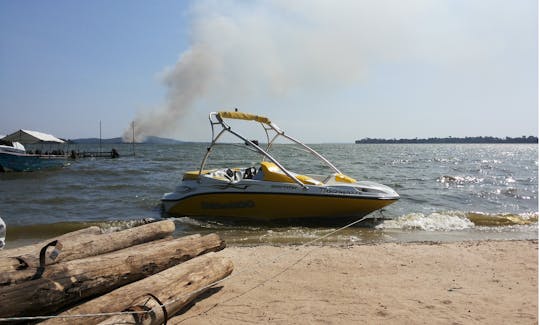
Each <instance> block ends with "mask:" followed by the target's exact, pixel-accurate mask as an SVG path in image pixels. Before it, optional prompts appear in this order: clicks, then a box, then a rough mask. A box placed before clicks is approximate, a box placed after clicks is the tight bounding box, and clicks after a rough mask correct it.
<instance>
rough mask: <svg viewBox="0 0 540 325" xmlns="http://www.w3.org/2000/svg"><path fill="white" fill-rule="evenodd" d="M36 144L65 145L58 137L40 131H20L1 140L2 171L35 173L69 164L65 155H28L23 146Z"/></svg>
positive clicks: (0, 166) (0, 167)
mask: <svg viewBox="0 0 540 325" xmlns="http://www.w3.org/2000/svg"><path fill="white" fill-rule="evenodd" d="M23 143H25V144H35V143H65V142H64V141H63V140H61V139H58V138H57V137H55V136H53V135H50V134H47V133H42V132H38V131H30V130H19V131H16V132H14V133H12V134H9V135H7V136H5V137H4V138H2V139H0V171H4V172H7V171H16V172H23V171H35V170H41V169H49V168H59V167H62V166H65V165H66V164H67V156H66V155H64V154H41V153H28V152H27V151H26V149H25V147H24V146H23Z"/></svg>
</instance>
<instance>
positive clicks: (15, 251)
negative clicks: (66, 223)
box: [0, 226, 101, 257]
mask: <svg viewBox="0 0 540 325" xmlns="http://www.w3.org/2000/svg"><path fill="white" fill-rule="evenodd" d="M99 234H101V228H99V227H98V226H92V227H87V228H83V229H79V230H75V231H72V232H68V233H66V234H63V235H60V236H56V237H54V238H53V239H58V240H65V239H70V238H77V237H81V236H86V235H99ZM53 239H47V240H44V241H42V242H39V243H37V244H31V245H26V246H21V247H16V248H9V249H4V250H0V257H11V256H20V255H26V254H32V253H35V252H38V253H39V251H40V249H41V248H42V247H43V246H45V245H47V244H48V243H50V242H51V241H52V240H53Z"/></svg>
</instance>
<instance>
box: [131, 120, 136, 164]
mask: <svg viewBox="0 0 540 325" xmlns="http://www.w3.org/2000/svg"><path fill="white" fill-rule="evenodd" d="M131 132H132V138H131V146H132V151H133V157H135V121H131Z"/></svg>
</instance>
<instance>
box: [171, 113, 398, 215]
mask: <svg viewBox="0 0 540 325" xmlns="http://www.w3.org/2000/svg"><path fill="white" fill-rule="evenodd" d="M226 119H238V120H246V121H252V122H255V123H259V124H260V125H261V126H262V127H263V129H264V131H265V132H266V137H267V143H266V144H265V145H264V146H263V145H259V143H258V141H255V140H248V138H246V137H244V136H242V135H241V134H239V133H237V132H236V131H234V130H232V128H231V126H230V125H229V124H227V123H226V122H225V120H226ZM209 120H210V125H211V128H212V142H211V144H210V146H209V147H208V149H207V152H206V155H205V156H204V159H203V161H202V163H201V166H200V168H199V170H197V171H190V172H186V173H185V174H184V176H183V179H182V182H181V183H180V184H179V185H178V186H177V187H176V188H175V190H174V192H171V193H166V194H164V195H163V197H162V199H161V201H162V203H163V208H164V211H165V212H166V213H167V214H169V215H172V216H199V217H224V218H228V217H229V218H230V217H233V218H249V219H256V220H257V219H258V220H277V219H302V218H331V219H333V220H335V218H357V217H363V216H365V215H367V214H369V213H371V212H373V211H375V210H378V209H381V208H383V207H384V206H386V205H389V204H391V203H393V202H395V201H397V200H398V199H399V195H398V194H397V193H396V192H395V191H394V190H393V189H391V188H390V187H388V186H385V185H381V184H378V183H374V182H369V181H356V180H355V179H353V178H351V177H349V176H347V175H344V174H343V173H341V172H340V171H339V170H338V169H337V168H336V167H335V166H334V165H333V164H332V163H330V162H329V161H328V160H327V159H326V158H324V157H323V156H322V155H320V154H319V153H318V152H316V151H315V150H313V149H312V148H310V147H308V146H307V145H305V144H303V143H301V142H300V141H298V140H296V139H294V138H292V137H290V136H289V135H287V134H285V132H283V131H282V130H281V129H280V128H279V127H278V126H277V125H276V124H274V123H273V122H271V121H270V119H268V118H266V117H262V116H257V115H252V114H246V113H241V112H213V113H210V115H209ZM223 134H232V135H233V136H235V137H236V138H238V139H240V140H241V141H242V146H244V147H246V148H248V149H251V150H252V151H255V152H257V153H259V154H260V155H261V156H262V161H261V162H260V164H257V165H256V166H248V167H236V166H229V167H227V168H221V169H205V166H206V162H207V159H208V157H209V155H210V154H211V153H212V149H213V148H214V146H216V145H217V144H218V140H219V139H220V138H221V136H222V135H223ZM278 138H284V139H286V140H288V141H290V142H292V143H294V144H296V145H297V146H299V147H300V148H302V149H303V150H304V151H307V152H309V153H310V154H311V155H313V157H315V158H317V159H318V160H320V161H321V162H322V163H323V164H324V165H326V166H328V167H329V169H330V170H331V172H330V174H328V175H307V174H305V175H304V174H297V173H295V172H292V171H290V170H288V169H286V168H285V167H284V166H283V165H282V164H281V163H280V162H278V161H277V160H276V159H275V158H274V157H273V156H272V155H271V154H270V153H269V152H268V151H269V150H270V148H271V146H272V144H273V143H274V142H275V141H276V139H278ZM244 144H245V145H244ZM263 147H264V148H263Z"/></svg>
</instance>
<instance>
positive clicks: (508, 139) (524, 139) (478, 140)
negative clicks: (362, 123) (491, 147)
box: [355, 136, 538, 144]
mask: <svg viewBox="0 0 540 325" xmlns="http://www.w3.org/2000/svg"><path fill="white" fill-rule="evenodd" d="M355 143H358V144H360V143H538V137H535V136H528V137H527V136H522V137H516V138H512V137H505V138H504V139H503V138H497V137H465V138H454V137H447V138H428V139H418V138H414V139H372V138H364V139H361V140H356V141H355Z"/></svg>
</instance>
